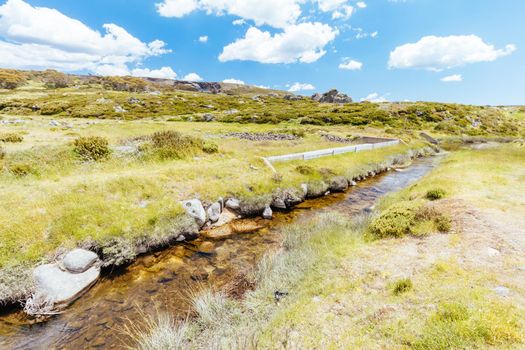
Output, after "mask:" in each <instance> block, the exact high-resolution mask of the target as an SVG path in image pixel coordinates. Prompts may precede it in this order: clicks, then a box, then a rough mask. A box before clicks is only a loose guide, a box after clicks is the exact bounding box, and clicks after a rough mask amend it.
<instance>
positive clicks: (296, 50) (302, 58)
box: [219, 22, 339, 63]
mask: <svg viewBox="0 0 525 350" xmlns="http://www.w3.org/2000/svg"><path fill="white" fill-rule="evenodd" d="M337 34H339V31H338V30H337V29H334V28H332V27H330V26H329V25H326V24H322V23H309V22H307V23H301V24H297V25H293V26H289V27H287V28H285V29H284V31H283V32H282V33H277V34H275V35H272V34H270V32H263V31H261V30H260V29H258V28H255V27H251V28H249V29H248V31H247V32H246V34H245V36H244V38H241V39H238V40H237V41H235V42H233V43H231V44H229V45H227V46H226V47H224V49H223V51H222V53H221V54H220V56H219V60H220V61H222V62H225V61H232V60H241V61H256V62H261V63H294V62H297V61H299V62H303V63H312V62H315V61H317V60H318V59H319V58H321V57H322V56H323V55H324V54H325V53H326V51H325V50H324V47H325V46H326V45H327V44H328V43H329V42H331V41H332V40H334V39H335V37H336V35H337Z"/></svg>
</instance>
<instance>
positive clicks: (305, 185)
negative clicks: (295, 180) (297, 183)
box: [301, 184, 308, 196]
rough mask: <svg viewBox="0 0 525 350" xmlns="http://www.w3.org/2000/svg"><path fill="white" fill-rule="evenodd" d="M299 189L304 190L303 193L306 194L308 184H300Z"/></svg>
mask: <svg viewBox="0 0 525 350" xmlns="http://www.w3.org/2000/svg"><path fill="white" fill-rule="evenodd" d="M301 189H302V190H303V192H304V195H305V196H306V195H307V194H308V185H307V184H301Z"/></svg>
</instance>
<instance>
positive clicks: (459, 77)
mask: <svg viewBox="0 0 525 350" xmlns="http://www.w3.org/2000/svg"><path fill="white" fill-rule="evenodd" d="M441 81H442V82H444V83H454V82H460V81H463V76H462V75H461V74H453V75H449V76H446V77H443V78H441Z"/></svg>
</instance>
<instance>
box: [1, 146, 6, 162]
mask: <svg viewBox="0 0 525 350" xmlns="http://www.w3.org/2000/svg"><path fill="white" fill-rule="evenodd" d="M4 158H5V150H4V149H3V147H2V146H0V160H3V159H4Z"/></svg>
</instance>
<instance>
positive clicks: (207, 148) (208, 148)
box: [202, 141, 219, 154]
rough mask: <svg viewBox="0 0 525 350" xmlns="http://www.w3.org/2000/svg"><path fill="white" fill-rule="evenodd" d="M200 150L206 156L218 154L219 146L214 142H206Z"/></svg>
mask: <svg viewBox="0 0 525 350" xmlns="http://www.w3.org/2000/svg"><path fill="white" fill-rule="evenodd" d="M202 150H203V151H204V153H208V154H213V153H219V145H217V144H216V143H214V142H210V141H206V142H204V144H203V145H202Z"/></svg>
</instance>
